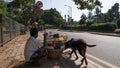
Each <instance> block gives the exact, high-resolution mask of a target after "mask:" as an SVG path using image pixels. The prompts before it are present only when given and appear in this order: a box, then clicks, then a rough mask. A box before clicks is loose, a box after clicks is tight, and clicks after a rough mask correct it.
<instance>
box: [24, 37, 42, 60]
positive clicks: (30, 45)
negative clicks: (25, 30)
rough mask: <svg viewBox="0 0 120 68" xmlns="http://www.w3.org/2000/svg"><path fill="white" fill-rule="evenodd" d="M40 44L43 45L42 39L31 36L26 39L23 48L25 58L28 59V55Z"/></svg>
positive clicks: (39, 46)
mask: <svg viewBox="0 0 120 68" xmlns="http://www.w3.org/2000/svg"><path fill="white" fill-rule="evenodd" d="M42 46H43V43H42V41H40V40H38V39H36V38H34V37H32V36H31V37H30V38H29V39H28V40H27V42H26V45H25V49H24V57H25V60H26V61H29V60H30V57H31V56H32V55H33V54H34V53H35V52H36V50H38V49H39V48H41V47H42Z"/></svg>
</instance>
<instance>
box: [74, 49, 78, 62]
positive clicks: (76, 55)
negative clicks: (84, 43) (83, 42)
mask: <svg viewBox="0 0 120 68" xmlns="http://www.w3.org/2000/svg"><path fill="white" fill-rule="evenodd" d="M73 52H74V53H75V55H76V60H77V59H78V56H77V53H76V50H75V49H73Z"/></svg>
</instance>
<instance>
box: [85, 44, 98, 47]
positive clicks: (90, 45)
mask: <svg viewBox="0 0 120 68" xmlns="http://www.w3.org/2000/svg"><path fill="white" fill-rule="evenodd" d="M87 46H88V47H94V46H96V45H88V44H87Z"/></svg>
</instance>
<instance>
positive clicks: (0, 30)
mask: <svg viewBox="0 0 120 68" xmlns="http://www.w3.org/2000/svg"><path fill="white" fill-rule="evenodd" d="M2 17H3V16H2V14H0V37H1V38H0V40H1V42H0V43H1V46H3V30H2Z"/></svg>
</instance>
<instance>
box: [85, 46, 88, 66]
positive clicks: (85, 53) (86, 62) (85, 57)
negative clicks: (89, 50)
mask: <svg viewBox="0 0 120 68" xmlns="http://www.w3.org/2000/svg"><path fill="white" fill-rule="evenodd" d="M84 59H85V64H86V65H88V62H87V59H86V48H85V49H84Z"/></svg>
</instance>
